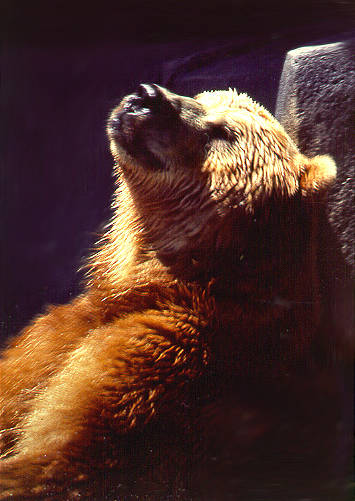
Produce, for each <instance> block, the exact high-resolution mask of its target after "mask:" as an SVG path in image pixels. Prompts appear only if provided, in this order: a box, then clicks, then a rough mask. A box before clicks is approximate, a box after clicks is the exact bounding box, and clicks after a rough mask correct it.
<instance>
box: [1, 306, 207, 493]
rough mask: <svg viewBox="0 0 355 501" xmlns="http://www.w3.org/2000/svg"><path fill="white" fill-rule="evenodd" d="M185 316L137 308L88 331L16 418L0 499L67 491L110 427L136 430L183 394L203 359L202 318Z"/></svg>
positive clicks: (91, 465)
mask: <svg viewBox="0 0 355 501" xmlns="http://www.w3.org/2000/svg"><path fill="white" fill-rule="evenodd" d="M187 317H188V319H187V318H185V316H184V315H182V316H181V317H179V316H176V315H174V316H171V314H170V313H169V312H165V313H164V312H156V311H149V312H145V313H135V314H132V315H129V316H128V317H126V318H123V319H118V320H116V321H115V322H112V323H110V324H108V325H106V326H103V327H101V328H98V329H96V330H93V331H92V332H91V333H89V334H88V336H87V337H86V338H85V339H84V340H83V341H82V343H81V344H80V345H79V346H78V347H77V348H76V349H75V350H74V351H72V352H71V353H70V354H69V356H68V358H67V360H66V362H65V363H64V365H63V367H62V369H61V371H60V372H58V373H57V374H54V375H53V376H52V377H50V378H49V379H48V382H47V385H46V386H45V387H44V388H43V389H42V390H41V391H40V393H39V394H38V395H37V396H36V397H35V398H34V400H33V402H32V406H31V409H30V411H29V412H28V413H27V414H26V415H25V417H24V418H23V420H22V421H21V423H20V426H19V431H18V439H17V441H16V443H15V446H14V447H13V449H12V451H11V452H10V454H9V455H8V456H7V457H6V458H4V459H3V460H2V464H1V469H0V486H1V487H2V489H3V493H2V494H1V495H0V499H7V498H10V497H11V498H12V499H13V498H14V497H15V496H19V497H20V498H23V496H26V497H30V496H33V497H39V496H40V495H42V494H43V495H45V494H46V495H55V494H56V493H57V492H58V491H61V490H62V491H68V490H70V488H71V486H74V485H75V484H76V483H77V482H80V481H83V480H85V478H86V477H87V476H88V475H89V474H90V472H92V471H95V470H99V469H100V468H102V467H103V465H102V457H100V459H98V458H95V457H90V455H89V454H90V451H91V450H94V447H93V445H94V444H95V443H98V442H99V441H100V440H102V439H103V437H104V435H105V432H107V428H108V427H110V429H111V430H114V431H115V432H116V434H118V436H119V435H121V436H123V435H124V434H126V433H128V432H129V431H131V430H136V429H141V428H143V426H144V425H145V424H146V423H148V422H149V421H151V420H152V419H153V418H154V417H155V415H157V414H158V413H159V412H160V411H162V410H164V408H165V407H167V406H171V405H172V403H174V402H175V401H176V399H177V398H179V397H182V396H184V392H185V391H186V387H187V385H188V384H189V383H190V382H191V381H192V380H194V379H196V378H197V377H199V375H201V374H202V373H203V371H204V368H205V366H206V364H207V363H208V347H207V343H205V342H204V340H203V339H201V338H202V337H204V336H203V335H202V331H203V329H199V326H198V324H199V323H200V321H199V320H196V324H195V325H194V322H193V319H191V316H190V315H187ZM113 459H114V460H115V461H116V464H118V465H119V464H120V463H121V462H125V461H126V459H127V458H113Z"/></svg>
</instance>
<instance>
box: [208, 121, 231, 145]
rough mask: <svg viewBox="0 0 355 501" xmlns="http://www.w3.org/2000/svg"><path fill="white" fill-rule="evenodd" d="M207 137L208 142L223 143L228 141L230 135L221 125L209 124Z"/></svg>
mask: <svg viewBox="0 0 355 501" xmlns="http://www.w3.org/2000/svg"><path fill="white" fill-rule="evenodd" d="M207 135H208V137H209V139H210V140H213V139H222V140H224V141H228V140H229V139H230V133H229V131H228V129H227V128H226V127H225V126H224V125H221V124H210V126H209V128H208V131H207Z"/></svg>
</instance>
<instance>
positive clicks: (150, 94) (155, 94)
mask: <svg viewBox="0 0 355 501" xmlns="http://www.w3.org/2000/svg"><path fill="white" fill-rule="evenodd" d="M137 96H139V97H140V98H142V99H147V100H150V99H154V100H155V99H162V98H163V92H162V89H161V88H160V87H159V86H158V85H156V84H146V83H142V84H139V87H138V90H137Z"/></svg>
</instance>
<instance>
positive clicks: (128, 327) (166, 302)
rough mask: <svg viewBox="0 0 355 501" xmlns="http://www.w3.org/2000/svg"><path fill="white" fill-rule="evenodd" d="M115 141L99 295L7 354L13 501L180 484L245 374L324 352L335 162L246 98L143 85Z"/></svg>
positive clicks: (59, 312) (44, 324)
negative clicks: (325, 236)
mask: <svg viewBox="0 0 355 501" xmlns="http://www.w3.org/2000/svg"><path fill="white" fill-rule="evenodd" d="M157 103H158V105H159V106H157ZM108 135H109V139H110V144H111V150H112V153H113V156H114V158H115V162H116V174H117V193H116V198H115V202H114V205H113V210H114V216H113V220H112V224H111V226H110V228H109V230H108V231H107V233H106V235H104V236H103V238H102V241H101V242H100V243H99V244H98V248H97V250H96V252H95V253H94V254H93V256H92V257H91V258H90V260H89V264H88V266H89V270H90V274H89V277H90V278H89V280H88V284H87V286H86V288H85V291H84V292H83V294H82V295H81V296H79V297H78V298H76V299H75V300H74V301H72V302H71V303H70V304H67V305H64V306H55V307H53V306H52V307H50V308H49V309H48V311H47V313H46V314H44V315H41V316H39V317H38V318H36V319H35V320H34V321H33V322H32V324H31V325H30V326H29V327H27V328H26V329H25V330H24V331H23V332H22V333H21V334H20V335H19V336H18V337H17V338H15V339H14V340H12V342H11V343H10V345H9V347H8V348H7V349H6V350H5V351H4V354H3V358H2V361H1V383H0V389H1V395H0V399H1V403H0V409H1V424H0V427H1V429H2V444H3V459H2V464H1V481H0V485H1V486H2V490H3V494H2V496H1V495H0V498H1V499H7V498H10V496H11V497H12V498H16V496H18V497H19V498H20V499H26V498H30V497H35V498H38V497H40V496H42V495H49V496H53V497H55V496H59V499H67V498H68V499H74V498H75V497H76V496H79V494H80V493H81V496H85V495H88V496H89V498H90V499H94V498H93V497H92V496H94V494H93V493H92V492H93V491H91V490H90V489H91V488H90V489H89V488H88V487H87V485H88V482H87V481H88V478H89V479H90V478H91V477H92V476H95V475H98V476H100V474H101V473H102V472H105V471H106V470H111V471H114V472H115V473H116V475H117V477H116V478H117V479H118V480H117V483H119V482H120V483H121V484H122V483H123V485H126V484H125V482H126V483H127V482H128V480H127V479H128V478H130V479H131V480H130V481H131V482H132V478H135V479H137V478H140V479H142V478H143V477H144V478H145V481H144V482H146V484H144V482H143V485H146V487H145V488H143V487H142V489H143V492H144V494H147V492H148V491H149V485H150V484H149V481H147V478H148V479H149V478H150V479H151V481H152V482H153V480H154V482H155V484H154V485H156V483H157V482H158V484H159V482H162V481H168V480H169V481H170V483H171V484H174V485H175V484H177V483H178V482H179V479H180V480H181V478H185V479H186V478H188V475H191V471H190V472H189V473H186V471H185V470H186V469H188V470H190V469H191V468H193V466H191V464H190V463H191V461H192V462H194V461H195V463H198V462H200V461H201V457H203V452H201V451H199V450H198V449H199V446H198V443H200V444H201V443H202V442H203V443H204V444H205V445H206V444H208V443H209V440H210V441H211V440H212V439H211V437H213V427H214V426H216V427H217V428H218V426H219V427H222V428H223V423H224V420H223V415H227V414H228V413H230V412H231V415H232V416H233V415H234V414H233V412H235V411H231V409H233V408H235V407H233V406H232V407H231V406H230V402H231V399H232V401H234V398H236V400H237V399H238V392H237V387H238V381H239V380H241V379H243V378H245V377H251V378H253V377H254V378H255V375H256V374H260V373H261V374H262V378H264V377H279V376H280V375H282V374H284V373H286V372H288V371H289V370H290V368H291V367H292V366H293V365H294V364H297V363H301V364H307V361H308V360H309V359H310V355H309V354H310V352H311V346H312V343H313V341H314V337H315V335H316V333H317V327H318V322H319V308H320V302H319V286H318V278H317V252H318V250H317V246H316V242H317V231H318V230H317V220H318V216H319V211H321V207H322V204H321V202H322V199H323V196H324V193H325V190H326V188H327V187H328V186H329V184H330V183H331V182H332V180H333V179H334V177H335V165H334V163H333V162H332V160H331V159H330V158H328V157H316V158H315V159H308V158H305V157H304V156H302V155H301V154H300V153H299V152H298V151H297V149H296V147H295V145H294V144H293V143H292V141H291V140H290V138H289V137H288V136H287V135H286V133H285V132H284V130H283V129H282V127H281V126H280V125H279V124H278V123H277V122H276V120H275V119H274V118H273V117H272V116H271V115H270V114H269V113H268V112H267V111H266V110H264V109H263V108H262V107H261V106H259V105H258V104H256V103H254V102H253V101H252V100H251V99H250V98H249V97H247V96H246V95H244V94H242V95H238V94H237V92H236V91H232V90H230V91H220V92H207V93H203V94H200V95H199V96H197V97H196V98H195V99H191V98H184V97H181V96H176V95H174V94H172V93H170V92H169V91H167V90H165V89H162V88H160V87H158V86H142V87H141V88H140V90H139V91H138V93H137V94H135V95H133V96H127V97H126V98H125V99H124V100H123V101H122V103H121V104H120V106H119V107H118V108H116V109H115V110H114V111H113V112H112V115H111V118H110V120H109V123H108ZM226 409H228V410H226ZM212 423H214V424H212ZM218 423H219V424H218ZM221 423H222V424H221ZM206 430H207V431H206ZM199 434H201V436H203V437H204V439H203V440H202V439H201V437H200V438H198V436H199ZM147 437H148V438H147ZM206 437H207V438H206ZM199 440H200V442H199ZM201 440H202V442H201ZM228 440H229V438H228V437H225V441H226V443H227V442H228ZM184 443H186V444H187V445H186V448H187V449H188V451H187V450H184V447H185V446H184V445H183V444H184ZM205 445H204V446H205ZM207 446H208V445H207ZM148 451H153V453H152V455H151V456H149V453H148ZM187 457H189V458H190V459H191V458H195V459H191V461H190V462H189V460H188V459H187ZM142 471H146V472H147V471H148V473H146V474H145V476H144V475H143V474H142ZM132 472H135V473H132ZM184 472H185V473H184ZM142 475H143V477H142ZM184 475H185V477H184ZM152 479H153V480H152ZM98 482H99V481H98ZM99 483H100V482H99ZM128 483H129V482H128ZM182 484H183V485H185V483H184V481H182ZM159 485H160V484H159ZM92 488H93V487H92ZM86 489H89V490H86ZM122 489H123V491H122V492H123V493H122V499H131V498H130V497H129V496H130V494H128V492H131V491H129V488H128V487H127V489H128V490H127V491H124V487H122ZM132 489H133V488H132ZM137 489H138V490H137V491H136V492H138V495H139V492H140V491H139V488H137ZM144 489H145V490H144ZM171 489H172V491H174V489H173V488H171ZM132 492H133V490H132ZM159 492H160V491H159ZM164 492H165V491H164ZM174 492H175V494H176V492H177V491H176V489H175V491H174ZM90 496H91V497H90ZM97 499H103V495H102V494H101V497H100V496H99V497H98V498H97ZM144 499H146V498H144ZM153 499H165V498H164V497H161V498H160V497H159V495H157V497H156V498H155V497H154V496H153ZM174 499H185V498H184V497H183V496H182V497H180V498H179V497H178V496H177V494H176V497H175V498H174ZM186 499H187V498H186Z"/></svg>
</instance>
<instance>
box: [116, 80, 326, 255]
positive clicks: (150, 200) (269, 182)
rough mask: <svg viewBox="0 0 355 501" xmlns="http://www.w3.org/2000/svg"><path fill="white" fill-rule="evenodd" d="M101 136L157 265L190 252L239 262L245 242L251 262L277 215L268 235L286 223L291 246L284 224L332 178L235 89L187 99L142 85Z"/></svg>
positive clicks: (322, 158) (320, 161)
mask: <svg viewBox="0 0 355 501" xmlns="http://www.w3.org/2000/svg"><path fill="white" fill-rule="evenodd" d="M107 133H108V137H109V140H110V147H111V151H112V154H113V156H114V158H115V162H116V166H117V167H116V169H117V172H118V174H119V178H120V184H121V193H122V191H124V192H125V195H124V197H123V198H125V199H126V200H127V199H129V200H130V203H131V205H132V207H134V211H135V215H136V220H137V224H136V226H138V227H139V231H140V232H141V234H142V235H144V237H143V240H144V242H145V245H147V246H148V247H149V246H150V248H151V249H154V250H155V251H156V252H157V253H158V255H159V256H160V257H162V258H163V259H164V258H167V259H170V260H171V259H174V257H175V258H176V256H181V255H184V254H186V253H190V254H194V253H195V255H196V256H197V257H196V259H197V260H199V259H200V260H201V259H203V255H205V256H206V257H207V259H208V260H209V262H210V263H211V262H212V261H213V254H214V253H219V255H221V253H222V254H223V252H224V251H225V252H227V253H228V251H231V250H232V251H233V254H234V256H236V255H238V256H239V257H238V259H241V256H242V254H243V252H244V249H245V248H246V247H248V246H250V245H249V244H250V239H253V241H254V244H253V247H254V254H255V252H256V253H257V252H258V250H257V249H256V244H255V239H257V240H258V239H259V241H260V238H261V237H260V235H261V234H262V233H263V232H264V233H265V230H266V228H267V222H266V220H267V218H269V219H270V217H271V216H270V215H273V214H274V215H275V213H276V212H277V216H276V222H275V221H273V222H272V227H273V231H275V224H276V225H277V224H281V226H282V225H286V226H287V225H290V227H289V236H288V238H292V232H293V230H292V228H291V225H292V224H293V223H294V221H293V220H292V221H291V220H290V221H288V220H287V218H288V217H290V214H291V218H293V219H294V218H295V217H296V216H295V215H292V214H297V215H298V214H301V213H302V206H303V205H306V204H307V202H306V201H307V200H308V201H309V200H314V199H315V198H317V197H320V196H321V194H322V193H323V192H324V190H325V188H327V187H328V185H329V184H330V183H331V181H332V180H333V179H334V177H335V172H336V168H335V164H334V162H333V161H332V160H331V159H330V158H329V157H327V156H320V157H314V158H312V159H308V158H306V157H305V156H303V155H302V154H301V153H300V152H299V151H298V150H297V148H296V146H295V144H294V143H293V142H292V140H291V139H290V137H289V136H288V135H287V134H286V132H285V131H284V129H283V128H282V126H281V125H280V124H279V123H278V122H277V121H276V120H275V119H274V118H273V116H272V115H271V114H270V113H269V112H267V111H266V110H265V109H264V108H263V107H262V106H260V105H258V104H257V103H255V102H254V101H253V100H252V99H250V98H249V97H248V96H247V95H246V94H238V93H237V92H236V91H235V90H228V91H214V92H213V91H212V92H203V93H201V94H199V95H197V96H196V97H195V98H190V97H182V96H178V95H176V94H173V93H172V92H170V91H168V90H166V89H164V88H162V87H160V86H158V85H155V84H141V85H140V86H139V88H138V90H137V92H136V93H134V94H131V95H128V96H126V97H125V98H124V99H123V100H122V102H121V103H120V104H119V106H118V107H117V108H115V109H114V110H113V112H112V113H111V116H110V118H109V120H108V125H107ZM122 186H123V187H124V189H123V190H122ZM290 201H292V204H296V206H297V208H296V209H295V207H294V206H292V207H291V208H290V206H289V202H290ZM119 203H121V204H122V205H125V202H124V200H121V202H120V201H119ZM126 205H127V204H126ZM286 206H288V207H289V209H288V210H286V209H285V207H286ZM132 207H131V208H130V210H131V211H132V210H133V209H132ZM300 207H301V209H300ZM282 218H283V219H284V222H283V223H282V222H280V220H281V219H282ZM253 225H254V226H253ZM256 226H257V227H258V230H257V231H256V232H255V230H252V229H251V228H252V227H254V228H255V227H256ZM248 235H249V236H248ZM265 238H266V240H267V239H269V240H270V238H271V239H272V238H273V234H270V235H269V236H266V237H265ZM284 238H287V236H285V237H284ZM235 249H238V252H237V254H236V253H235Z"/></svg>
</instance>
